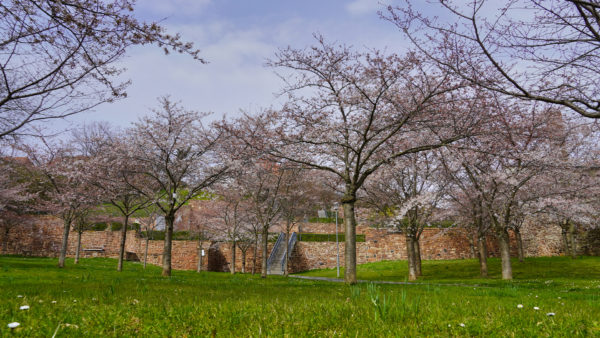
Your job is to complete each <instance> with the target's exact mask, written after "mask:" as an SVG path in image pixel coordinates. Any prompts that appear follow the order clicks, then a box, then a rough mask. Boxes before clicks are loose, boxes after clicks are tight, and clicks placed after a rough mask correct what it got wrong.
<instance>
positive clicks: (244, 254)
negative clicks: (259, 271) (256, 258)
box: [240, 248, 248, 273]
mask: <svg viewBox="0 0 600 338" xmlns="http://www.w3.org/2000/svg"><path fill="white" fill-rule="evenodd" d="M246 250H248V248H246ZM246 250H240V251H242V273H246Z"/></svg>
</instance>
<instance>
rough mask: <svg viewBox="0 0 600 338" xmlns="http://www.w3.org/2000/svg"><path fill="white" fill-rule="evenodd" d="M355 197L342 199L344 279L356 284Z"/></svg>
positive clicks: (348, 282)
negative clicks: (344, 229)
mask: <svg viewBox="0 0 600 338" xmlns="http://www.w3.org/2000/svg"><path fill="white" fill-rule="evenodd" d="M354 203H355V199H351V200H350V201H342V207H343V209H344V225H345V227H346V238H345V246H344V267H345V269H344V281H345V282H346V283H347V284H356V219H355V216H354Z"/></svg>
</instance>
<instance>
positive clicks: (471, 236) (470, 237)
mask: <svg viewBox="0 0 600 338" xmlns="http://www.w3.org/2000/svg"><path fill="white" fill-rule="evenodd" d="M473 237H474V234H473V233H470V234H468V235H467V239H468V240H469V249H471V258H475V257H477V255H476V254H475V241H474V240H473Z"/></svg>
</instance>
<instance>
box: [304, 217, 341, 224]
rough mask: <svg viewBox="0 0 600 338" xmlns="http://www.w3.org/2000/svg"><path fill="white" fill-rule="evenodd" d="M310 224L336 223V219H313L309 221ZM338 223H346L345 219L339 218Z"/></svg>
mask: <svg viewBox="0 0 600 338" xmlns="http://www.w3.org/2000/svg"><path fill="white" fill-rule="evenodd" d="M308 222H309V223H335V217H311V218H309V219H308ZM338 223H339V224H342V223H344V219H343V218H341V217H338Z"/></svg>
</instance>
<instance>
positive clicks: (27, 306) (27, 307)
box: [19, 305, 29, 310]
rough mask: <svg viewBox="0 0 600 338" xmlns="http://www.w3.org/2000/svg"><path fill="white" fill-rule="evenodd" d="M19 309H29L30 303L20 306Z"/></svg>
mask: <svg viewBox="0 0 600 338" xmlns="http://www.w3.org/2000/svg"><path fill="white" fill-rule="evenodd" d="M19 310H29V305H23V306H21V307H20V308H19Z"/></svg>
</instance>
